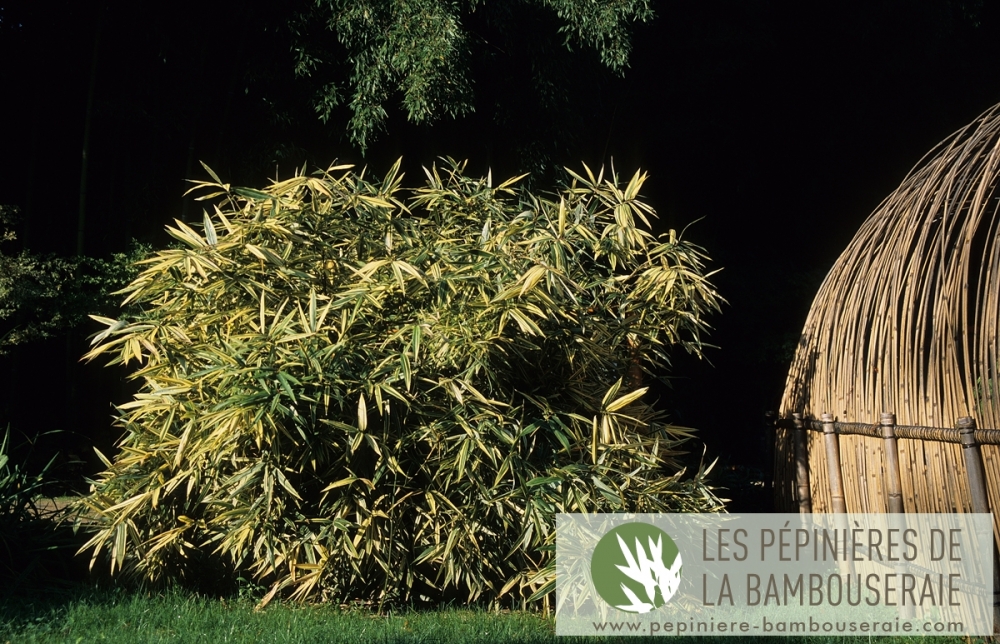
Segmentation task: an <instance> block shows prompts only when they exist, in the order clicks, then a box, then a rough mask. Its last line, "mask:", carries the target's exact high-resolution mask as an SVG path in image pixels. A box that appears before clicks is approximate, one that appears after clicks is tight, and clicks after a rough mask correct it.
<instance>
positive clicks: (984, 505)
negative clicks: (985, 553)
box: [955, 416, 1000, 641]
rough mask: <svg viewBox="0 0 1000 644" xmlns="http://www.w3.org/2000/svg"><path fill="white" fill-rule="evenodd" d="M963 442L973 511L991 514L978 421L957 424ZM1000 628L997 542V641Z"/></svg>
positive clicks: (968, 418)
mask: <svg viewBox="0 0 1000 644" xmlns="http://www.w3.org/2000/svg"><path fill="white" fill-rule="evenodd" d="M955 427H956V428H958V435H959V437H960V438H961V441H962V456H963V457H965V472H966V475H967V476H968V477H969V492H970V494H971V495H972V511H973V512H976V513H989V511H990V501H989V497H988V496H987V495H986V470H985V469H984V468H983V457H982V454H980V453H979V443H978V442H976V419H975V418H973V417H972V416H962V417H961V418H959V419H958V421H957V422H956V423H955ZM998 628H1000V557H998V556H997V546H996V541H995V540H994V542H993V639H994V641H996V639H997V633H998V630H997V629H998Z"/></svg>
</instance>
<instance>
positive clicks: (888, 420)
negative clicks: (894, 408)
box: [880, 412, 903, 514]
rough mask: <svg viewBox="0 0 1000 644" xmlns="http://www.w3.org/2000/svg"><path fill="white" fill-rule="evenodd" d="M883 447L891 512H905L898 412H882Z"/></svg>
mask: <svg viewBox="0 0 1000 644" xmlns="http://www.w3.org/2000/svg"><path fill="white" fill-rule="evenodd" d="M880 423H881V425H882V440H883V441H884V443H883V449H884V451H885V465H886V470H888V475H889V480H888V484H889V485H888V487H889V489H888V493H889V512H892V513H896V514H902V513H903V482H902V479H901V477H900V473H899V448H898V446H897V445H896V414H893V413H891V412H882V418H881V420H880Z"/></svg>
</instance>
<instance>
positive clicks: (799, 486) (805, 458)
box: [792, 413, 812, 514]
mask: <svg viewBox="0 0 1000 644" xmlns="http://www.w3.org/2000/svg"><path fill="white" fill-rule="evenodd" d="M792 423H793V424H794V425H795V429H794V430H792V440H793V441H794V445H795V483H796V496H797V497H798V501H799V513H800V514H812V494H811V493H810V492H809V447H808V445H809V443H808V437H807V436H806V426H805V424H804V423H803V422H802V414H799V413H794V414H792Z"/></svg>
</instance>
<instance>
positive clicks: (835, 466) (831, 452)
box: [822, 414, 847, 514]
mask: <svg viewBox="0 0 1000 644" xmlns="http://www.w3.org/2000/svg"><path fill="white" fill-rule="evenodd" d="M822 418H823V442H824V444H825V445H826V468H827V472H828V473H829V477H830V504H831V505H832V506H833V511H834V512H836V513H838V514H847V503H846V502H845V501H844V479H843V477H842V476H841V473H840V472H841V470H840V441H839V439H838V438H837V429H836V427H834V424H833V414H823V417H822Z"/></svg>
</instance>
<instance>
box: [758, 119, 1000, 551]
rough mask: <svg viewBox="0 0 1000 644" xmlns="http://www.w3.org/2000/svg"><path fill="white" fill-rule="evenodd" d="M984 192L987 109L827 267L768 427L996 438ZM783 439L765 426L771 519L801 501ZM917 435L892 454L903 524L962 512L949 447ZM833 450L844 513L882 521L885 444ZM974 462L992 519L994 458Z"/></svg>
mask: <svg viewBox="0 0 1000 644" xmlns="http://www.w3.org/2000/svg"><path fill="white" fill-rule="evenodd" d="M998 180H1000V105H998V106H995V107H993V108H992V109H990V110H989V111H987V112H986V113H984V114H983V115H982V116H980V117H979V118H977V119H976V120H975V121H973V122H972V123H970V124H969V125H968V126H966V127H964V128H962V129H961V130H959V131H958V132H956V133H955V134H953V135H952V136H950V137H949V138H947V139H946V140H945V141H943V142H942V143H940V144H939V145H938V146H937V147H935V148H934V149H933V150H931V151H930V152H929V153H928V154H927V156H925V157H924V159H922V160H921V161H920V162H919V163H918V164H917V166H916V167H915V169H914V170H912V171H911V172H910V173H909V175H907V177H906V178H905V179H904V180H903V182H902V184H901V185H900V186H899V188H897V189H896V190H895V192H893V193H892V194H891V195H889V197H888V198H886V199H885V201H883V202H882V204H881V205H880V206H879V207H878V208H877V209H876V210H875V212H873V213H872V214H871V216H870V217H868V219H867V221H865V223H864V224H863V225H862V227H861V229H860V230H859V231H858V233H857V235H856V236H855V237H854V239H853V241H851V243H850V245H849V246H848V247H847V249H846V250H845V251H844V253H843V254H842V255H841V256H840V258H839V259H838V260H837V262H836V264H835V265H834V266H833V268H832V269H831V271H830V273H829V275H828V276H827V277H826V280H825V281H824V282H823V285H822V286H821V287H820V290H819V292H818V294H817V295H816V299H815V301H814V302H813V305H812V309H811V310H810V312H809V316H808V318H807V320H806V324H805V328H804V330H803V332H802V336H801V339H800V342H799V345H798V349H797V352H796V355H795V359H794V361H793V363H792V366H791V369H790V371H789V374H788V380H787V383H786V387H785V392H784V397H783V399H782V402H781V410H780V415H781V417H782V418H788V417H790V416H791V414H792V413H793V412H797V413H800V414H801V415H802V418H803V419H805V420H806V421H807V422H808V421H809V420H810V419H819V418H820V417H821V415H822V414H825V413H829V414H832V415H833V416H834V417H835V419H836V421H838V422H842V423H866V424H873V425H878V423H879V422H880V420H879V419H880V415H881V414H882V413H883V412H894V413H895V415H896V421H895V422H896V424H897V425H910V426H924V427H936V428H954V427H955V426H956V421H957V420H958V419H959V418H961V417H966V416H971V417H973V418H974V419H975V422H976V425H977V426H978V427H979V428H1000V382H998V378H1000V347H998V338H997V327H998V322H1000V319H998V318H1000V303H998V298H1000V230H998V223H1000V222H998V206H1000V191H998V190H997V183H998ZM921 431H924V430H921ZM790 434H791V431H790V430H789V429H787V427H785V426H781V425H779V428H778V430H777V434H776V436H775V439H776V442H775V456H776V459H775V495H776V509H777V510H778V511H793V510H794V509H797V508H798V507H799V506H798V505H797V498H798V497H800V496H802V494H804V491H803V492H802V493H799V492H797V490H796V487H797V485H796V471H795V469H796V463H795V458H794V454H793V443H794V441H793V440H792V436H791V435H790ZM983 434H984V435H994V436H995V435H997V433H996V432H984V433H983ZM807 435H808V439H807V440H808V448H809V449H808V466H809V485H808V488H809V493H810V495H811V502H812V511H813V512H828V511H831V509H833V508H832V498H831V493H830V486H829V480H828V474H827V472H828V469H827V456H826V453H825V449H824V436H823V434H821V433H817V432H814V431H812V432H808V433H807ZM923 436H925V437H927V438H930V439H931V440H916V439H909V440H903V439H901V440H899V441H898V442H897V443H896V445H897V449H898V458H899V471H900V477H899V479H900V483H901V488H902V501H903V506H904V508H905V511H906V512H908V513H909V512H969V511H972V510H973V507H974V504H973V500H972V498H971V494H970V484H969V482H968V479H967V472H966V467H965V463H964V461H963V453H962V446H961V445H959V444H955V443H948V442H939V441H938V440H934V439H935V436H934V430H926V431H924V434H923ZM839 439H840V443H839V447H840V449H839V454H840V463H841V472H842V476H843V493H844V501H845V503H846V509H847V511H848V512H887V511H889V509H890V507H889V502H888V496H889V484H888V483H887V479H888V478H889V477H887V476H886V467H887V466H886V462H887V461H886V453H885V448H884V445H886V444H887V443H886V441H884V440H882V438H881V437H879V436H878V435H877V434H875V433H874V432H869V435H867V436H865V435H844V436H840V437H839ZM980 449H981V454H982V462H983V469H984V470H985V479H986V488H987V490H988V502H989V506H990V508H992V509H993V512H994V516H995V517H1000V512H998V510H1000V453H998V447H997V446H996V445H982V446H981V447H980ZM980 498H982V497H980ZM838 501H839V499H838ZM994 531H995V533H996V526H995V527H994Z"/></svg>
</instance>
